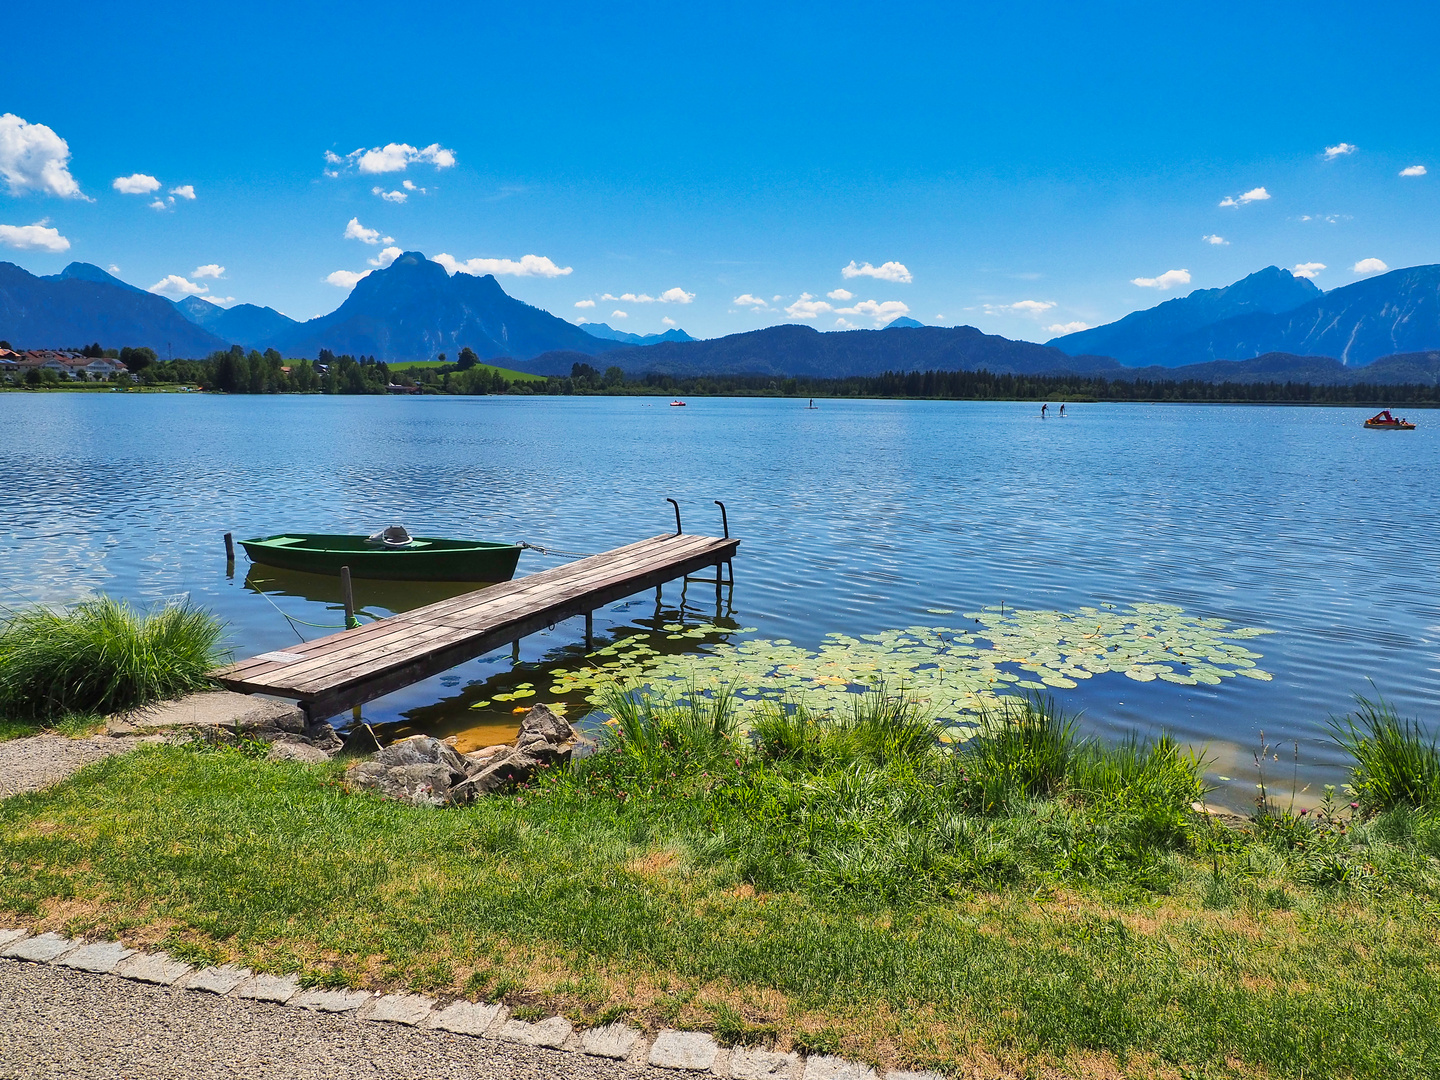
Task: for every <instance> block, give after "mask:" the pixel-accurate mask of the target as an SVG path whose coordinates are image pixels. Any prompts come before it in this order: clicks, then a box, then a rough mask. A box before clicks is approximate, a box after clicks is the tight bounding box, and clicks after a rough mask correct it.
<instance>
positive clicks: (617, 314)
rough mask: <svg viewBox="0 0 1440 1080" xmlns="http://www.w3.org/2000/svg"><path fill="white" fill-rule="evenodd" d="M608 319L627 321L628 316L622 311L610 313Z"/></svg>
mask: <svg viewBox="0 0 1440 1080" xmlns="http://www.w3.org/2000/svg"><path fill="white" fill-rule="evenodd" d="M610 317H611V318H612V319H628V318H629V317H630V316H629V314H628V313H626V312H624V311H612V312H610Z"/></svg>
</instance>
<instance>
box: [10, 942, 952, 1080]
mask: <svg viewBox="0 0 1440 1080" xmlns="http://www.w3.org/2000/svg"><path fill="white" fill-rule="evenodd" d="M0 958H4V959H7V960H26V961H29V962H31V963H38V964H53V965H55V966H57V967H68V968H71V969H73V970H75V971H83V972H86V973H88V974H108V975H114V976H116V977H118V978H122V979H131V980H134V981H136V982H144V983H152V984H155V985H159V986H172V987H174V988H175V989H177V990H194V991H199V992H202V993H210V994H216V995H218V996H220V997H233V998H242V999H246V1000H251V1001H267V1002H273V1003H274V1004H277V1005H285V1006H287V1007H290V1008H300V1009H310V1010H312V1011H315V1012H327V1013H344V1014H349V1015H351V1016H353V1017H355V1018H356V1019H357V1020H361V1021H365V1022H367V1023H368V1022H377V1023H389V1024H405V1025H407V1026H410V1027H420V1028H434V1029H438V1030H442V1031H449V1032H453V1033H455V1034H458V1035H469V1036H472V1037H476V1038H487V1039H496V1040H503V1041H505V1042H513V1043H519V1044H520V1045H522V1046H535V1047H543V1048H546V1049H550V1050H558V1051H561V1052H569V1053H579V1054H586V1055H589V1056H591V1057H604V1058H611V1059H614V1060H616V1061H624V1062H626V1063H628V1064H631V1065H646V1064H648V1065H652V1066H655V1067H656V1068H661V1069H677V1070H684V1071H687V1072H703V1073H709V1074H711V1075H713V1076H716V1077H722V1078H725V1080H879V1078H880V1075H881V1074H879V1073H877V1072H876V1071H875V1070H874V1069H873V1068H871V1067H870V1066H869V1065H865V1064H863V1063H861V1062H857V1061H847V1060H845V1059H844V1058H838V1057H832V1056H829V1055H819V1056H816V1057H811V1058H808V1059H807V1058H802V1057H801V1056H800V1055H799V1054H795V1053H788V1054H781V1053H775V1052H773V1051H769V1050H755V1049H750V1048H746V1047H735V1048H734V1049H726V1048H724V1047H721V1046H720V1044H719V1043H717V1042H716V1041H715V1038H714V1036H712V1035H710V1034H708V1033H707V1032H703V1031H675V1030H672V1029H670V1028H665V1029H663V1030H662V1031H660V1032H659V1033H657V1034H656V1035H655V1037H654V1040H653V1041H651V1040H650V1039H647V1038H646V1037H645V1035H644V1034H643V1033H641V1032H639V1031H636V1030H635V1029H634V1028H632V1027H629V1026H628V1025H626V1024H622V1023H613V1024H606V1025H604V1026H603V1027H598V1028H588V1029H585V1030H582V1031H576V1030H575V1028H574V1025H572V1024H571V1023H570V1021H569V1020H567V1019H565V1017H563V1016H552V1017H549V1018H548V1019H545V1020H539V1021H536V1022H535V1023H527V1022H526V1021H524V1020H515V1019H512V1018H511V1016H510V1010H509V1009H508V1008H506V1007H505V1006H504V1005H500V1004H493V1005H491V1004H486V1003H484V1002H478V1003H477V1002H473V1001H452V1002H449V1003H447V1004H445V1005H443V1006H442V1005H441V1004H440V1002H439V1001H437V1000H436V999H435V998H431V997H425V996H424V995H422V994H373V993H371V992H370V991H368V990H323V989H320V988H318V987H312V988H310V989H308V990H307V989H302V988H301V986H300V980H299V977H298V976H295V975H285V976H280V975H257V974H256V973H255V972H253V971H251V970H250V969H249V968H241V967H235V966H234V965H232V964H224V965H222V966H220V967H207V968H201V969H199V970H198V971H197V970H196V969H195V968H193V967H192V966H191V965H190V964H187V963H185V961H183V960H177V959H176V958H175V957H173V956H171V955H170V954H169V953H166V952H161V951H158V950H157V951H156V952H142V951H138V950H135V949H131V948H127V947H126V946H124V945H122V944H120V943H119V942H118V941H97V942H86V941H82V940H78V939H71V938H67V937H65V936H64V935H63V934H56V933H48V934H40V935H38V936H35V937H32V936H31V935H30V932H29V931H28V930H13V929H7V928H5V927H0ZM884 1080H943V1077H941V1076H940V1075H939V1074H938V1073H933V1072H905V1071H897V1070H891V1071H889V1072H886V1073H885V1074H884Z"/></svg>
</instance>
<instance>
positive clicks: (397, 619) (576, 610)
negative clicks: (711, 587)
mask: <svg viewBox="0 0 1440 1080" xmlns="http://www.w3.org/2000/svg"><path fill="white" fill-rule="evenodd" d="M739 543H740V542H739V540H738V539H734V538H725V539H720V538H717V537H712V536H700V535H693V534H686V535H679V534H670V535H665V536H655V537H651V538H649V539H647V540H640V541H637V542H635V543H633V544H627V545H625V546H623V547H619V548H616V549H614V550H613V551H607V552H604V553H602V554H599V555H590V556H586V557H584V558H581V559H577V560H575V561H574V562H570V563H565V564H564V565H562V566H557V567H552V568H551V569H549V570H543V571H541V572H539V573H536V574H530V575H528V576H526V577H523V578H517V579H515V580H513V581H508V582H502V583H500V584H497V585H492V586H489V587H488V588H484V589H479V590H476V591H474V592H470V593H465V594H462V595H460V596H453V597H450V598H448V599H446V600H441V601H438V602H437V603H434V604H428V605H426V606H424V607H420V608H415V609H414V610H412V611H407V612H402V613H400V614H398V615H394V616H391V617H390V618H387V619H378V620H376V621H375V622H372V623H369V624H368V625H366V626H362V627H358V628H356V629H353V630H345V631H342V632H340V633H338V634H331V635H330V636H328V637H324V638H318V639H316V640H314V641H310V642H306V643H304V644H303V645H299V646H294V647H291V648H287V649H286V650H284V651H285V652H288V653H291V654H293V655H294V657H295V658H294V659H290V660H285V659H281V660H276V659H273V658H270V657H269V654H261V656H256V657H251V658H249V659H247V660H241V661H238V662H236V663H233V664H230V665H229V666H227V667H224V668H221V669H219V670H217V671H215V672H213V673H212V677H213V678H215V679H216V680H217V681H218V682H220V683H221V684H222V685H224V686H226V687H228V688H229V689H231V690H238V691H240V692H242V693H263V694H273V695H276V696H279V697H289V698H294V699H297V700H298V701H299V702H300V704H301V705H302V707H304V708H305V710H306V712H307V714H308V715H310V717H311V718H312V719H321V718H323V717H326V716H333V715H335V714H336V713H339V712H342V711H344V710H345V709H347V708H350V707H352V706H354V705H359V704H363V703H364V702H366V701H372V700H374V699H375V698H377V697H381V696H383V695H384V694H388V693H391V692H392V691H394V690H397V689H400V688H402V687H404V686H408V685H410V684H411V683H414V682H418V681H419V680H421V679H424V678H428V677H429V676H431V675H433V674H437V673H438V672H441V671H445V670H448V669H449V668H451V667H454V666H455V665H457V664H461V663H464V662H465V661H466V660H469V659H473V658H474V657H476V656H479V655H481V654H483V653H486V652H489V651H491V650H492V649H496V648H499V647H502V646H504V645H508V644H510V643H511V642H514V641H518V640H519V639H520V638H522V637H525V636H527V635H529V634H533V633H535V632H536V631H538V630H543V629H545V628H546V627H547V626H553V625H554V624H555V623H557V622H560V621H561V620H563V619H568V618H573V617H574V616H576V615H582V614H585V613H587V612H590V611H594V610H595V609H596V608H598V607H602V606H604V605H605V604H609V603H613V602H614V601H615V600H619V599H623V598H624V597H626V596H631V595H633V594H635V593H637V592H643V591H644V590H646V589H650V588H654V587H655V586H657V585H661V584H663V583H664V582H666V581H671V580H674V579H675V578H677V577H682V576H685V575H688V574H690V573H693V572H695V571H696V570H699V569H702V568H704V567H707V566H715V567H719V566H720V565H722V564H723V563H726V562H729V561H730V560H731V559H732V558H734V555H735V551H736V548H737V547H738V546H739ZM717 576H718V570H717Z"/></svg>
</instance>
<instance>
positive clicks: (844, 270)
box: [840, 259, 914, 285]
mask: <svg viewBox="0 0 1440 1080" xmlns="http://www.w3.org/2000/svg"><path fill="white" fill-rule="evenodd" d="M840 276H841V277H844V278H857V277H872V278H879V279H880V280H881V281H896V282H899V283H900V284H902V285H908V284H910V282H911V281H913V280H914V278H913V276H912V275H911V273H910V271H909V270H907V269H905V264H904V263H898V262H887V263H881V264H880V265H879V266H871V265H870V264H869V263H868V262H867V263H865V264H864V265H860V266H857V265H856V263H855V260H854V259H851V260H850V265H849V266H842V267H841V268H840Z"/></svg>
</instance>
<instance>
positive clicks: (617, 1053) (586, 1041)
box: [580, 1023, 640, 1059]
mask: <svg viewBox="0 0 1440 1080" xmlns="http://www.w3.org/2000/svg"><path fill="white" fill-rule="evenodd" d="M639 1038H640V1033H639V1032H638V1031H636V1030H635V1029H634V1028H632V1027H629V1026H627V1025H625V1024H620V1023H615V1024H606V1025H605V1026H604V1027H598V1028H591V1029H590V1030H589V1031H586V1032H584V1033H582V1034H581V1036H580V1048H581V1049H582V1050H583V1051H584V1052H585V1053H587V1054H593V1055H594V1056H595V1057H607V1058H616V1059H621V1058H625V1057H628V1056H629V1054H630V1051H631V1050H632V1049H634V1047H635V1043H636V1040H638V1039H639Z"/></svg>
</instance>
